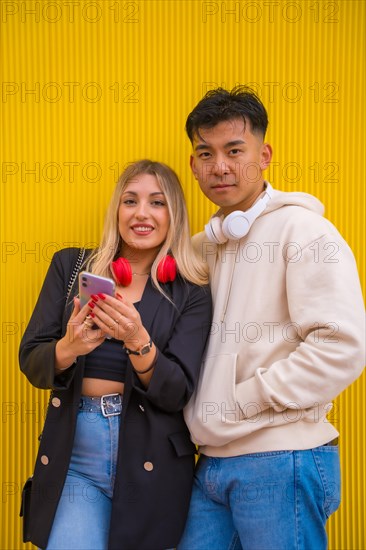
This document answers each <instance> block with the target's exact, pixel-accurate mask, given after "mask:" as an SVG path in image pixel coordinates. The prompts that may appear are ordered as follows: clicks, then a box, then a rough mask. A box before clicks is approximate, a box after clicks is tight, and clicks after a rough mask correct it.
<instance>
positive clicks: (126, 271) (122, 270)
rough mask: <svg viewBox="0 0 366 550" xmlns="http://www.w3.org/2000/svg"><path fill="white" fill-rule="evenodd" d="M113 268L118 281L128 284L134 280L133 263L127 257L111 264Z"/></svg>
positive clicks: (123, 284)
mask: <svg viewBox="0 0 366 550" xmlns="http://www.w3.org/2000/svg"><path fill="white" fill-rule="evenodd" d="M111 269H112V273H113V276H114V278H115V281H116V283H119V284H120V285H122V286H128V285H130V284H131V282H132V268H131V264H130V262H129V261H128V260H126V258H118V259H117V260H115V261H114V262H112V264H111Z"/></svg>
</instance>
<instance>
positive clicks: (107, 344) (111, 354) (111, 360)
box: [84, 302, 140, 382]
mask: <svg viewBox="0 0 366 550" xmlns="http://www.w3.org/2000/svg"><path fill="white" fill-rule="evenodd" d="M139 304H140V302H136V303H135V304H134V306H135V307H136V309H138V306H139ZM126 368H127V354H126V352H125V350H124V349H123V344H122V342H121V340H116V339H115V338H110V339H106V340H104V342H103V344H101V345H100V346H98V347H97V348H95V349H94V350H93V351H92V352H90V353H88V355H86V356H85V369H84V378H99V379H102V380H113V381H114V382H125V380H126Z"/></svg>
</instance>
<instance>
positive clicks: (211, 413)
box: [184, 191, 365, 456]
mask: <svg viewBox="0 0 366 550" xmlns="http://www.w3.org/2000/svg"><path fill="white" fill-rule="evenodd" d="M322 215H323V206H322V204H321V203H320V202H319V201H318V200H317V199H316V198H314V197H312V196H311V195H308V194H305V193H284V192H280V191H274V194H273V197H272V199H271V200H270V201H269V203H268V205H267V207H266V210H265V211H264V212H263V214H261V215H260V216H259V217H258V218H257V219H256V221H255V222H254V224H253V226H252V227H251V229H250V231H249V233H248V235H247V236H246V237H244V238H242V239H240V241H232V240H230V241H228V242H227V243H225V244H223V245H215V244H212V243H210V242H209V241H208V239H207V237H206V236H205V234H204V233H200V234H198V235H196V237H195V239H194V241H195V246H196V248H197V250H199V251H200V253H201V254H202V255H203V257H204V259H205V260H206V261H207V262H208V264H209V267H210V273H211V287H212V294H213V301H214V314H213V320H212V327H211V334H210V339H209V343H208V346H207V350H206V354H205V358H204V362H203V366H202V370H201V375H200V380H199V384H198V387H197V390H196V392H195V393H194V395H193V396H192V398H191V400H190V402H189V403H188V405H187V406H186V408H185V412H184V414H185V420H186V422H187V424H188V427H189V429H190V431H191V435H192V440H193V441H194V442H195V443H197V444H198V445H199V447H200V452H201V453H203V454H206V455H208V456H236V455H241V454H247V453H254V452H265V451H273V450H285V449H308V448H313V447H316V446H318V445H322V444H324V443H326V442H328V441H330V440H331V439H333V438H334V437H335V436H337V435H338V432H337V430H336V429H335V428H334V427H333V426H332V424H331V423H330V422H329V421H328V419H327V418H326V415H327V413H328V412H329V411H330V410H331V407H332V404H331V401H332V399H334V398H335V397H336V396H337V395H338V394H339V393H340V392H341V391H342V390H344V389H345V388H346V387H347V386H348V385H349V384H350V383H351V382H352V381H353V380H355V379H356V378H357V377H358V376H359V375H360V374H361V372H362V370H363V366H364V356H365V351H364V349H365V348H364V345H365V342H364V338H365V317H364V306H363V300H362V294H361V289H360V283H359V278H358V274H357V268H356V264H355V260H354V257H353V254H352V252H351V250H350V248H349V246H348V245H347V243H346V242H345V241H344V239H343V238H342V237H341V235H340V234H339V233H338V231H337V230H336V228H335V227H334V226H333V225H332V224H331V223H330V222H329V221H328V220H326V219H325V218H323V217H322Z"/></svg>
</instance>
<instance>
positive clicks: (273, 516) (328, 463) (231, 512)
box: [178, 446, 340, 550]
mask: <svg viewBox="0 0 366 550" xmlns="http://www.w3.org/2000/svg"><path fill="white" fill-rule="evenodd" d="M339 502H340V468H339V453H338V447H337V446H321V447H317V448H315V449H309V450H306V451H275V452H266V453H254V454H248V455H242V456H238V457H230V458H211V457H206V456H201V457H200V459H199V461H198V465H197V470H196V474H195V482H194V488H193V492H192V499H191V505H190V511H189V516H188V519H187V524H186V527H185V531H184V534H183V536H182V539H181V541H180V543H179V545H178V550H325V549H326V547H327V535H326V531H325V524H326V521H327V518H328V517H329V516H330V514H332V513H333V512H334V511H335V510H336V509H337V508H338V506H339Z"/></svg>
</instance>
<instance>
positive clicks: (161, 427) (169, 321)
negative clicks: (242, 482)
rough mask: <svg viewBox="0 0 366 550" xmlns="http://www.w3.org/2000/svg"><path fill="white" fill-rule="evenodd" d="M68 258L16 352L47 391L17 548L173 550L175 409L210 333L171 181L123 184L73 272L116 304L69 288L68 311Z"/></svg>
mask: <svg viewBox="0 0 366 550" xmlns="http://www.w3.org/2000/svg"><path fill="white" fill-rule="evenodd" d="M78 254H79V250H78V249H65V250H62V251H60V252H58V253H56V254H55V256H54V258H53V260H52V263H51V265H50V268H49V271H48V273H47V276H46V279H45V282H44V284H43V287H42V291H41V294H40V296H39V299H38V302H37V304H36V307H35V310H34V312H33V315H32V317H31V320H30V322H29V325H28V327H27V329H26V331H25V334H24V336H23V339H22V342H21V346H20V366H21V370H22V371H23V372H24V374H25V375H26V376H27V378H28V379H29V381H30V382H31V383H32V384H33V385H34V386H36V387H38V388H44V389H52V394H51V397H50V403H49V407H48V413H47V418H46V422H45V426H44V430H43V434H42V438H41V444H40V449H39V453H38V457H37V461H36V466H35V472H34V476H33V478H32V482H31V487H30V486H29V485H28V486H27V490H26V491H25V493H26V495H27V496H26V498H25V502H23V506H22V509H23V512H24V515H25V522H24V525H25V532H24V538H25V541H28V540H29V541H31V542H33V543H34V544H36V545H38V546H39V547H41V548H47V549H48V550H55V549H57V550H60V549H67V550H74V549H75V550H76V549H78V550H79V549H87V550H91V549H93V550H101V549H107V548H108V549H109V550H113V549H116V550H117V549H118V550H135V549H137V548H138V549H139V550H143V549H146V550H152V549H154V550H158V549H164V548H171V547H173V546H175V545H176V544H177V543H178V540H179V538H180V535H181V533H182V530H183V527H184V523H185V519H186V514H187V510H188V505H189V499H190V493H191V486H192V480H193V470H194V453H195V447H194V445H193V444H192V442H191V440H190V437H189V432H188V430H187V427H186V425H185V423H184V420H183V414H182V409H183V407H184V405H185V404H186V403H187V401H188V399H189V397H190V396H191V394H192V392H193V390H194V387H195V384H196V382H197V379H198V374H199V369H200V363H201V357H202V354H203V350H204V346H205V342H206V338H207V334H208V330H209V326H210V321H211V297H210V293H209V290H208V287H207V275H206V271H205V269H204V267H203V266H202V265H201V264H200V263H199V261H198V259H196V257H195V255H194V253H193V251H192V248H191V244H190V235H189V226H188V219H187V213H186V207H185V202H184V196H183V192H182V188H181V185H180V182H179V180H178V178H177V176H176V174H175V173H174V172H173V171H172V170H171V169H170V168H169V167H168V166H166V165H164V164H161V163H157V162H152V161H149V160H142V161H139V162H136V163H134V164H132V165H130V166H128V168H127V169H126V170H125V171H124V173H123V174H122V176H121V177H120V179H119V181H118V184H117V186H116V189H115V192H114V196H113V198H112V200H111V203H110V207H109V210H108V212H107V217H106V222H105V227H104V232H103V236H102V239H101V244H100V246H99V248H98V249H97V250H95V251H90V252H89V255H88V258H87V259H86V263H84V265H83V270H87V271H91V272H93V273H95V274H98V275H102V276H108V277H113V278H114V279H115V281H116V284H117V287H116V294H115V296H107V295H105V294H99V295H93V296H92V300H91V301H89V303H88V304H86V305H85V306H84V307H82V308H81V307H80V301H79V298H77V297H75V296H76V293H77V290H76V288H72V291H71V296H73V300H71V298H70V300H67V299H66V296H67V287H68V283H69V281H70V277H72V276H73V277H74V278H75V273H76V271H77V270H78V267H79V266H78V265H76V264H77V258H78V257H79V256H78ZM175 271H177V274H176V276H175ZM167 280H168V282H166V281H167ZM74 286H77V285H74ZM72 301H73V303H74V307H73V308H72ZM71 309H73V310H72V312H71Z"/></svg>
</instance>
